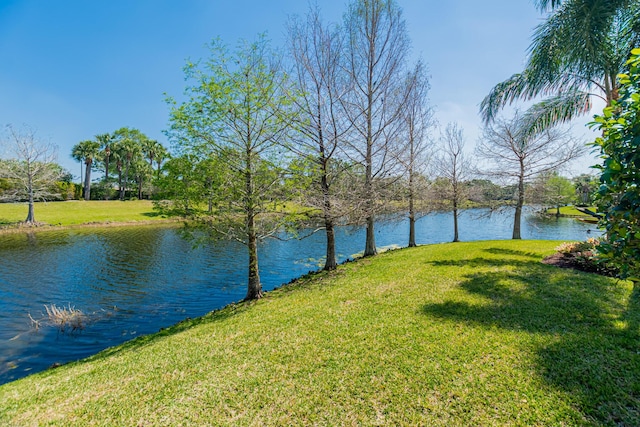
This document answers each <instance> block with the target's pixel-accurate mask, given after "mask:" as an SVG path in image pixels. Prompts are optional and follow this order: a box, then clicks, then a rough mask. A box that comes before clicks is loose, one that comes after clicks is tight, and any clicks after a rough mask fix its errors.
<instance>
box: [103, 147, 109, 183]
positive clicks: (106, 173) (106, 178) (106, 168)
mask: <svg viewBox="0 0 640 427" xmlns="http://www.w3.org/2000/svg"><path fill="white" fill-rule="evenodd" d="M107 148H108V147H107ZM104 182H109V154H106V155H105V157H104Z"/></svg>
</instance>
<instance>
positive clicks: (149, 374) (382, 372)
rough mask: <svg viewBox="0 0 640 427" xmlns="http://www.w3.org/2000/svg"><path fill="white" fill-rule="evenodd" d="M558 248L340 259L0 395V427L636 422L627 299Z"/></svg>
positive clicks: (639, 352)
mask: <svg viewBox="0 0 640 427" xmlns="http://www.w3.org/2000/svg"><path fill="white" fill-rule="evenodd" d="M557 244H558V242H542V241H491V242H474V243H458V244H439V245H429V246H423V247H419V248H415V249H404V250H400V251H391V252H386V253H384V254H382V255H379V256H377V257H374V258H370V259H364V260H360V261H358V262H356V263H348V264H346V265H343V266H341V267H340V268H339V270H338V271H337V272H335V273H332V274H325V273H322V274H318V275H315V276H312V277H308V278H303V279H301V280H299V281H298V282H297V283H296V284H294V285H290V286H286V287H283V288H281V289H279V290H277V291H274V292H270V293H269V294H268V295H267V296H266V297H265V298H263V299H262V300H259V301H257V302H252V303H241V304H236V305H232V306H229V307H227V308H225V309H222V310H220V311H217V312H214V313H212V314H210V315H207V316H205V317H203V318H200V319H195V320H188V321H185V322H183V323H181V324H178V325H176V326H174V327H172V328H169V329H167V330H164V331H162V332H160V333H158V334H155V335H151V336H146V337H141V338H138V339H136V340H134V341H131V342H129V343H126V344H124V345H122V346H119V347H115V348H112V349H108V350H106V351H104V352H102V353H100V354H98V355H96V356H94V357H92V358H89V359H87V360H84V361H80V362H77V363H73V364H69V365H65V366H62V367H59V368H56V369H53V370H49V371H46V372H43V373H39V374H35V375H33V376H31V377H28V378H24V379H22V380H19V381H16V382H13V383H9V384H5V385H3V386H0V425H8V426H25V425H104V426H113V425H140V426H166V425H198V426H200V425H212V426H219V425H229V426H237V425H327V426H334V425H393V426H395V425H411V426H414V425H429V426H493V425H495V426H509V425H519V426H534V425H537V426H560V425H562V426H574V425H612V426H614V425H625V426H632V425H634V426H635V425H640V340H639V338H640V336H639V325H640V306H639V302H640V300H639V299H638V295H635V294H634V295H632V286H631V284H630V283H629V282H624V281H617V280H614V279H610V278H605V277H600V276H595V275H592V274H587V273H581V272H576V271H572V270H562V269H558V268H555V267H552V266H548V265H544V264H542V263H540V260H541V258H542V257H543V256H544V255H546V254H550V253H552V252H553V248H554V247H555V246H556V245H557Z"/></svg>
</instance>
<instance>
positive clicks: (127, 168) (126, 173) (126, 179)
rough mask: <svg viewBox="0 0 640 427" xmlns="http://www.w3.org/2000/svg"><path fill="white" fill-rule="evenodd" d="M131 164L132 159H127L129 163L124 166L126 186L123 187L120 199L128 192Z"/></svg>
mask: <svg viewBox="0 0 640 427" xmlns="http://www.w3.org/2000/svg"><path fill="white" fill-rule="evenodd" d="M130 165H131V160H130V159H127V164H126V165H125V167H124V186H123V187H122V191H121V192H120V200H124V197H125V195H126V193H127V186H128V185H129V166H130Z"/></svg>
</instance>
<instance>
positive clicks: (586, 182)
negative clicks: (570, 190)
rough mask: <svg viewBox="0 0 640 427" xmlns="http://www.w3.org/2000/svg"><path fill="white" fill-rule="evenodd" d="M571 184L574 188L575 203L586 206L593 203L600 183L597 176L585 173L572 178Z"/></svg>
mask: <svg viewBox="0 0 640 427" xmlns="http://www.w3.org/2000/svg"><path fill="white" fill-rule="evenodd" d="M573 185H574V187H575V189H576V198H577V200H576V202H577V203H576V204H578V205H583V206H588V205H590V204H591V203H593V198H594V196H595V194H596V191H597V190H598V186H599V185H600V183H599V180H598V178H597V177H595V176H593V175H590V174H586V173H585V174H581V175H578V176H576V177H575V178H573Z"/></svg>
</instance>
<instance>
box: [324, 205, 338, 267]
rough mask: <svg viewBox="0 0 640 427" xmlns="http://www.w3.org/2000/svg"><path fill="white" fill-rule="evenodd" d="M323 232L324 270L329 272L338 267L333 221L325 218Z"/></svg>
mask: <svg viewBox="0 0 640 427" xmlns="http://www.w3.org/2000/svg"><path fill="white" fill-rule="evenodd" d="M324 224H325V232H326V233H327V259H326V261H325V263H324V270H326V271H331V270H335V269H336V268H337V267H338V263H337V262H336V232H335V229H334V227H333V221H332V220H331V219H328V218H325V222H324Z"/></svg>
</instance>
